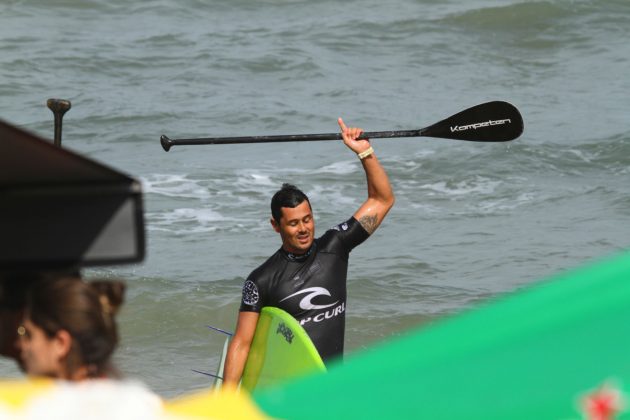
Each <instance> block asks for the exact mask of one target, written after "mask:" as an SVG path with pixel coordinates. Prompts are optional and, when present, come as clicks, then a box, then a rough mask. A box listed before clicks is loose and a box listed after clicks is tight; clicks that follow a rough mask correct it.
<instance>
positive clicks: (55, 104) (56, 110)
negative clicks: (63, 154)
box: [46, 99, 72, 147]
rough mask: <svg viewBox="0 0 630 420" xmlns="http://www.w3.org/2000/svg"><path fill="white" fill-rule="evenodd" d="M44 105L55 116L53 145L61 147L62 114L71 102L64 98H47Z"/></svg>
mask: <svg viewBox="0 0 630 420" xmlns="http://www.w3.org/2000/svg"><path fill="white" fill-rule="evenodd" d="M46 105H47V106H48V108H49V109H50V110H51V111H52V112H53V115H54V116H55V140H54V144H55V146H58V147H61V120H62V119H63V114H65V113H66V112H67V111H68V110H69V109H70V107H71V106H72V104H71V103H70V101H68V100H66V99H49V100H47V101H46Z"/></svg>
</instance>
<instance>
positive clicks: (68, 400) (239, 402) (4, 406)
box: [0, 379, 270, 420]
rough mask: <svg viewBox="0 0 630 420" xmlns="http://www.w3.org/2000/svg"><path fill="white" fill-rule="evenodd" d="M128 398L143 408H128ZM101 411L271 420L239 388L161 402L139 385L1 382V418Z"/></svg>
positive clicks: (191, 419)
mask: <svg viewBox="0 0 630 420" xmlns="http://www.w3.org/2000/svg"><path fill="white" fill-rule="evenodd" d="M124 396H127V397H128V398H129V399H131V400H133V401H134V402H137V404H134V405H133V406H131V405H129V404H127V403H128V402H129V401H124V400H125V398H124ZM121 397H122V398H121ZM112 400H114V401H112ZM95 409H97V410H98V412H97V414H98V416H97V417H98V418H108V416H109V414H112V417H111V418H125V419H126V418H129V419H132V418H133V419H135V418H145V419H155V420H158V419H160V420H178V419H179V420H196V419H215V420H236V419H251V420H267V419H270V417H268V416H266V415H265V414H264V413H263V412H262V411H261V410H260V409H259V408H258V407H257V406H256V404H255V403H254V402H253V400H252V399H251V398H250V397H249V394H248V393H247V392H245V391H238V390H236V389H233V388H222V389H221V390H219V391H216V390H210V389H209V390H205V391H200V392H198V393H194V394H190V395H186V396H183V397H180V398H176V399H173V400H170V401H162V402H160V400H159V398H158V397H157V396H155V395H154V394H152V393H151V392H150V391H149V390H147V389H146V388H145V387H144V386H142V385H141V384H138V383H133V382H132V383H128V382H124V381H121V382H117V381H111V380H102V381H101V380H96V381H85V382H64V381H60V382H56V381H53V380H49V379H32V380H0V419H5V418H10V419H12V418H22V417H23V416H26V417H27V418H46V416H47V415H48V414H50V415H51V416H53V417H54V418H69V419H75V418H90V417H92V416H93V415H95V413H94V410H95ZM42 416H43V417H42ZM121 416H122V417H121Z"/></svg>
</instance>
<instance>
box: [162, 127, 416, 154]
mask: <svg viewBox="0 0 630 420" xmlns="http://www.w3.org/2000/svg"><path fill="white" fill-rule="evenodd" d="M419 136H422V130H402V131H373V132H366V133H363V134H361V136H360V137H359V139H376V138H381V139H382V138H397V137H419ZM160 140H161V142H162V147H164V150H166V151H168V149H170V148H171V147H172V146H175V145H177V146H180V145H186V146H192V145H201V144H240V143H281V142H290V141H325V140H341V134H340V133H324V134H295V135H276V136H247V137H204V138H197V139H169V138H168V137H166V136H164V135H163V136H162V137H161V138H160ZM165 144H166V145H167V146H165Z"/></svg>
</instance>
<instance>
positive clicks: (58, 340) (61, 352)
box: [53, 330, 72, 359]
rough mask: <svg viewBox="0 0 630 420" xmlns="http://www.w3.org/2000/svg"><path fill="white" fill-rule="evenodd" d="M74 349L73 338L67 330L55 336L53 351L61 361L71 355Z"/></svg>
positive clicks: (58, 332) (60, 331)
mask: <svg viewBox="0 0 630 420" xmlns="http://www.w3.org/2000/svg"><path fill="white" fill-rule="evenodd" d="M71 348H72V336H71V335H70V333H69V332H68V331H66V330H59V331H57V334H55V340H54V345H53V351H54V352H55V356H56V357H58V358H59V359H63V358H64V357H66V356H67V355H68V354H69V353H70V349H71Z"/></svg>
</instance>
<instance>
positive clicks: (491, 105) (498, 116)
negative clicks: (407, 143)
mask: <svg viewBox="0 0 630 420" xmlns="http://www.w3.org/2000/svg"><path fill="white" fill-rule="evenodd" d="M522 133H523V118H522V117H521V113H520V112H518V109H516V107H515V106H514V105H512V104H510V103H508V102H503V101H493V102H486V103H484V104H479V105H476V106H473V107H472V108H468V109H466V110H464V111H462V112H458V113H457V114H455V115H453V116H451V117H448V118H446V119H445V120H442V121H440V122H438V123H435V124H433V125H431V126H429V127H426V128H423V129H422V130H421V131H420V135H421V136H426V137H439V138H444V139H454V140H467V141H482V142H499V141H509V140H514V139H515V138H517V137H518V136H520V135H521V134H522Z"/></svg>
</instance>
